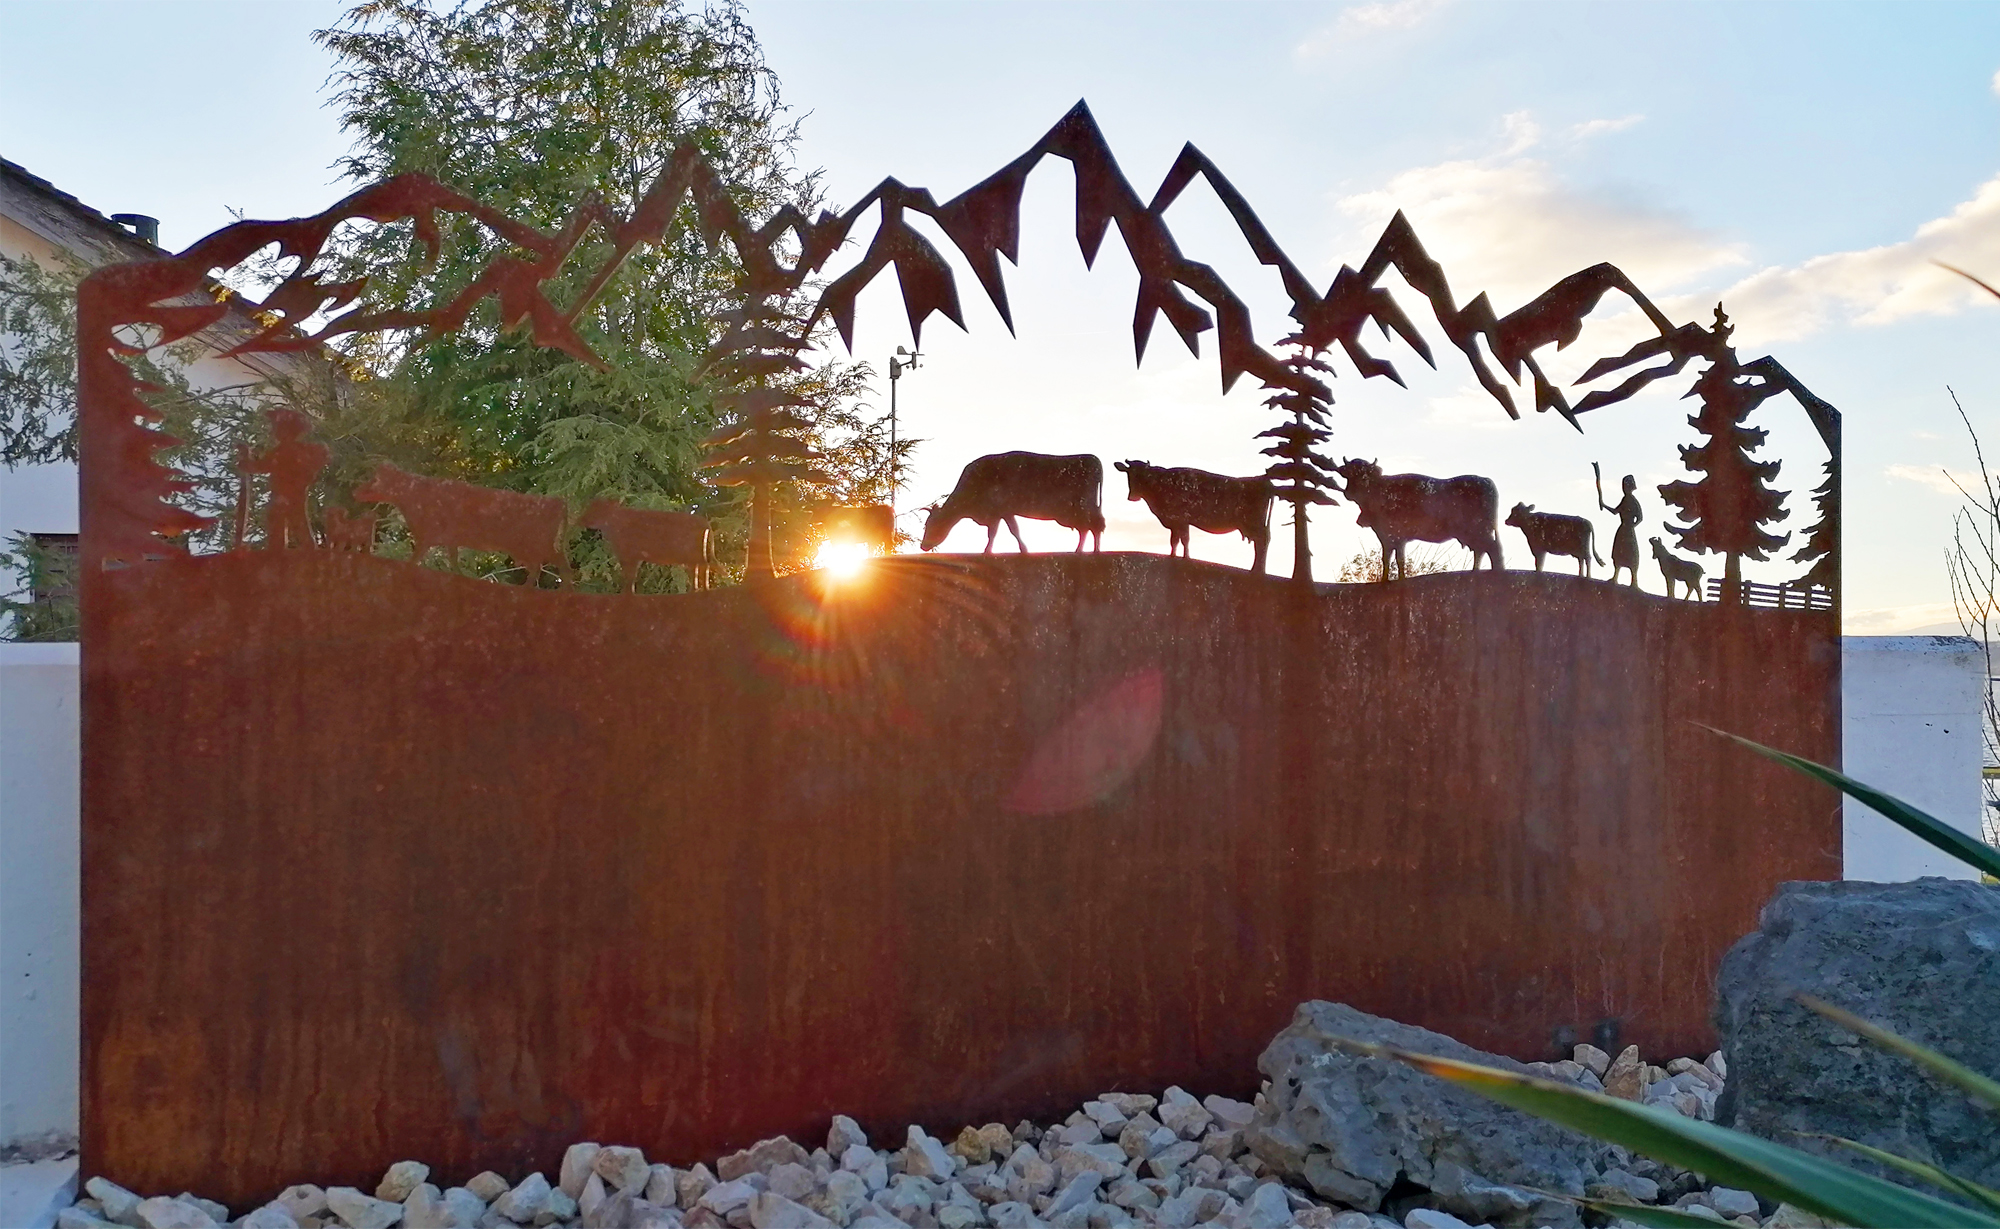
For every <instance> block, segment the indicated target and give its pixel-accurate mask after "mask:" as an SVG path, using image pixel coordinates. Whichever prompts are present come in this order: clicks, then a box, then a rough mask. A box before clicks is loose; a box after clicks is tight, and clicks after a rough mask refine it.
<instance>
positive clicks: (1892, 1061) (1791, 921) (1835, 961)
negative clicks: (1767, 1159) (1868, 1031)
mask: <svg viewBox="0 0 2000 1229" xmlns="http://www.w3.org/2000/svg"><path fill="white" fill-rule="evenodd" d="M1799 991H1802V992H1804V993H1806V994H1811V995H1814V996H1816V997H1818V998H1822V999H1825V1000H1826V1001H1827V1002H1829V1003H1832V1004H1834V1005H1835V1006H1837V1007H1844V1008H1846V1009H1847V1010H1849V1011H1851V1012H1854V1013H1855V1014H1856V1015H1859V1016H1861V1017H1863V1018H1865V1019H1868V1020H1872V1021H1874V1022H1875V1023H1877V1024H1881V1025H1884V1026H1886V1027H1888V1028H1890V1029H1893V1030H1894V1031H1896V1032H1898V1033H1901V1034H1902V1035H1903V1036H1905V1037H1908V1038H1910V1039H1912V1040H1914V1041H1917V1042H1919V1043H1921V1044H1923V1045H1926V1046H1929V1047H1931V1048H1932V1049H1934V1050H1938V1051H1940V1052H1942V1053H1944V1054H1946V1055H1948V1056H1950V1057H1952V1058H1955V1059H1957V1060H1958V1061H1959V1062H1961V1063H1964V1064H1965V1065H1966V1066H1968V1067H1971V1068H1972V1069H1974V1070H1975V1071H1979V1072H1981V1073H1983V1074H1985V1075H1989V1076H2000V890H1996V889H1993V888H1989V887H1984V886H1982V885H1980V884H1978V883H1974V882H1970V881H1966V880H1952V879H1920V880H1918V881H1916V882H1915V883H1893V884H1885V883H1788V884H1785V885H1783V886H1782V887H1780V888H1779V889H1778V894H1777V895H1776V896H1774V897H1772V898H1771V903H1769V904H1768V905H1766V906H1764V912H1763V916H1762V917H1761V919H1760V920H1759V925H1758V928H1757V930H1755V931H1754V932H1752V933H1751V934H1749V935H1747V936H1745V937H1744V938H1743V939H1741V940H1740V941H1738V942H1737V944H1736V946H1735V947H1733V948H1731V949H1730V950H1729V954H1728V955H1727V956H1725V957H1723V960H1722V968H1721V970H1720V972H1719V973H1718V975H1717V978H1716V1003H1715V1025H1716V1030H1717V1031H1718V1032H1719V1033H1720V1034H1721V1036H1722V1052H1723V1054H1724V1056H1725V1057H1726V1058H1727V1060H1728V1070H1729V1079H1728V1084H1727V1086H1726V1087H1725V1089H1724V1090H1723V1093H1722V1096H1721V1099H1720V1100H1719V1102H1718V1103H1717V1105H1716V1120H1717V1121H1718V1122H1721V1123H1724V1124H1725V1125H1730V1126H1734V1127H1736V1128H1737V1129H1738V1130H1743V1131H1749V1132H1752V1133H1753V1134H1757V1135H1762V1136H1764V1137H1766V1138H1768V1139H1774V1140H1779V1141H1782V1142H1784V1143H1788V1144H1791V1145H1793V1146H1795V1147H1800V1148H1806V1149H1810V1150H1814V1151H1821V1152H1826V1153H1829V1154H1835V1148H1834V1145H1831V1144H1825V1143H1823V1142H1821V1141H1817V1140H1814V1139H1812V1138H1810V1136H1809V1134H1808V1135H1801V1134H1799V1133H1800V1132H1805V1133H1813V1132H1823V1133H1826V1134H1830V1135H1840V1136H1845V1137H1846V1138H1848V1139H1854V1140H1859V1141H1861V1142H1862V1143H1865V1144H1872V1145H1874V1146H1875V1147H1877V1148H1885V1149H1888V1150H1890V1151H1893V1152H1900V1153H1902V1154H1903V1155H1905V1156H1910V1157H1914V1158H1916V1159H1918V1160H1920V1161H1924V1162H1926V1163H1928V1164H1932V1165H1937V1166H1940V1167H1942V1168H1943V1169H1946V1170H1948V1171H1950V1172H1952V1173H1955V1174H1957V1175H1959V1176H1960V1177H1965V1178H1970V1179H1972V1180H1973V1181H1975V1182H1980V1183H1984V1184H1985V1185H1987V1186H2000V1129H1996V1127H1995V1123H1996V1121H2000V1119H1996V1118H1995V1116H1994V1114H1993V1113H1992V1112H1991V1111H1988V1110H1984V1109H1981V1108H1980V1107H1979V1106H1977V1105H1975V1104H1974V1103H1973V1102H1972V1101H1971V1100H1970V1099H1969V1098H1967V1097H1966V1096H1965V1095H1964V1094H1962V1093H1959V1092H1956V1091H1954V1090H1952V1089H1951V1088H1949V1087H1948V1086H1946V1085H1944V1084H1942V1083H1939V1082H1938V1081H1937V1080H1935V1079H1933V1078H1931V1077H1930V1076H1928V1075H1925V1074H1924V1073H1923V1072H1922V1071H1921V1070H1919V1069H1918V1067H1917V1066H1916V1065H1915V1064H1913V1063H1911V1062H1909V1061H1907V1060H1905V1059H1902V1058H1898V1057H1896V1056H1895V1055H1893V1054H1889V1053H1886V1052H1884V1051H1883V1050H1881V1049H1880V1048H1878V1047H1877V1046H1875V1045H1873V1044H1872V1043H1870V1042H1866V1041H1863V1040H1861V1039H1859V1038H1857V1037H1855V1036H1854V1035H1853V1034H1852V1033H1848V1032H1846V1031H1844V1030H1842V1029H1839V1028H1836V1027H1835V1026H1834V1025H1832V1024H1830V1023H1828V1022H1826V1021H1825V1020H1823V1019H1821V1018H1820V1017H1819V1016H1817V1015H1815V1014H1813V1013H1812V1012H1810V1011H1808V1010H1806V1009H1805V1008H1804V1007H1803V1006H1801V1005H1799V1003H1797V1002H1796V1001H1795V1000H1794V999H1793V997H1792V996H1793V994H1794V992H1799ZM1837 1155H1838V1158H1839V1159H1840V1161H1841V1162H1842V1163H1843V1164H1848V1165H1857V1164H1859V1165H1860V1166H1861V1167H1863V1168H1867V1165H1866V1164H1865V1163H1863V1162H1858V1161H1857V1160H1856V1158H1855V1157H1854V1155H1853V1154H1852V1153H1851V1152H1848V1151H1847V1150H1846V1149H1839V1150H1838V1152H1837ZM1874 1172H1877V1173H1879V1174H1881V1176H1883V1177H1887V1178H1895V1177H1896V1175H1895V1174H1893V1173H1891V1172H1889V1171H1886V1170H1879V1169H1878V1170H1875V1171H1874Z"/></svg>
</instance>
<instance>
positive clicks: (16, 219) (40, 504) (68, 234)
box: [0, 158, 319, 594]
mask: <svg viewBox="0 0 2000 1229" xmlns="http://www.w3.org/2000/svg"><path fill="white" fill-rule="evenodd" d="M158 231H159V224H158V222H157V221H155V220H154V219H153V218H150V217H147V216H145V215H143V214H136V213H121V214H116V215H114V216H112V217H106V216H105V215H104V214H101V213H99V212H98V211H97V210H95V209H92V208H91V207H90V206H88V205H86V204H84V203H83V202H82V201H79V200H77V199H76V198H75V197H74V196H71V195H70V194H69V193H67V192H64V191H62V190H61V189H60V188H57V187H56V186H55V185H54V184H52V183H50V182H49V181H48V180H46V179H43V178H41V177H39V176H37V175H34V174H32V173H30V172H29V171H28V170H27V169H26V168H25V167H22V166H19V165H17V164H15V163H12V162H9V161H7V160H6V159H4V158H0V255H4V256H7V257H9V258H11V259H14V260H22V259H28V260H33V261H35V262H37V263H38V264H41V265H42V266H44V267H45V268H55V267H56V266H57V265H58V264H59V263H61V262H62V261H63V259H64V258H67V259H68V260H71V261H75V262H78V263H81V264H83V265H85V266H88V267H91V268H96V267H98V266H101V265H108V264H116V263H119V262H122V261H128V260H143V259H145V258H146V257H149V256H159V255H162V254H163V253H162V251H161V249H160V248H159V246H158V245H157V244H156V243H155V242H154V240H155V239H156V238H157V237H158ZM256 327H257V326H256V325H255V323H254V322H253V321H252V320H251V319H250V317H249V306H248V305H242V304H240V303H239V304H238V306H237V307H236V309H235V310H234V311H232V312H231V313H230V315H229V316H227V317H225V318H224V319H223V321H222V322H221V323H219V324H217V325H216V326H215V327H214V328H212V329H210V330H207V331H206V332H204V333H202V334H199V335H197V337H196V340H197V341H199V342H202V343H204V344H205V345H206V348H207V351H208V356H206V357H202V358H199V359H197V360H196V361H195V362H193V363H192V364H190V365H189V366H187V367H186V368H184V371H185V373H186V375H187V377H188V380H189V382H190V383H192V384H193V385H194V386H195V387H196V388H197V389H201V390H215V389H222V388H236V387H241V386H243V385H246V384H256V383H262V382H264V381H267V380H270V379H272V378H274V377H277V376H283V375H287V374H296V373H297V372H298V371H299V370H300V367H301V365H303V364H312V363H317V362H318V361H319V360H318V359H315V358H312V357H305V356H299V355H294V354H256V355H247V356H243V357H239V358H220V357H216V356H217V355H219V353H220V352H221V351H222V350H225V349H227V348H228V346H229V345H230V344H232V343H233V342H234V341H235V340H236V339H238V338H240V337H242V336H245V335H247V334H248V333H249V332H251V331H254V330H255V328H256ZM7 344H8V339H7V338H5V337H0V346H5V345H7ZM76 491H77V485H76V465H75V463H74V462H70V461H60V462H56V463H54V464H49V465H22V466H18V467H15V468H11V469H10V468H8V467H6V466H0V540H5V539H10V538H12V537H13V536H14V535H16V534H22V533H26V534H32V535H34V536H35V538H36V539H37V540H39V541H41V542H42V543H43V544H44V545H46V546H51V547H55V548H59V549H60V548H63V547H69V548H72V549H73V548H74V544H75V541H76V534H77V499H76ZM20 584H21V580H20V578H19V577H18V576H14V575H11V574H9V575H5V576H0V592H6V593H9V594H14V593H18V592H19V589H20Z"/></svg>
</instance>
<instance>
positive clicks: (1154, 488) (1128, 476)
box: [1112, 461, 1277, 576]
mask: <svg viewBox="0 0 2000 1229" xmlns="http://www.w3.org/2000/svg"><path fill="white" fill-rule="evenodd" d="M1112 467H1113V468H1114V469H1116V470H1118V472H1119V473H1122V474H1124V475H1125V482H1126V498H1127V499H1131V500H1144V501H1145V502H1146V509H1147V511H1149V512H1151V513H1152V514H1153V515H1154V517H1156V518H1157V519H1158V520H1159V522H1160V524H1162V525H1164V526H1166V530H1167V554H1168V555H1169V556H1173V555H1182V556H1186V555H1187V554H1188V531H1189V527H1190V526H1192V527H1193V528H1195V529H1199V530H1201V531H1202V532H1203V533H1240V534H1242V535H1243V540H1244V541H1246V542H1248V543H1250V546H1251V550H1252V552H1253V553H1252V558H1251V562H1250V570H1251V571H1253V572H1255V573H1257V574H1258V575H1259V576H1262V575H1263V574H1264V555H1265V552H1266V551H1268V550H1269V549H1270V546H1271V503H1272V500H1273V499H1274V498H1275V496H1276V493H1277V488H1276V486H1275V485H1274V484H1273V483H1272V481H1271V480H1270V479H1269V478H1265V477H1257V478H1231V477H1228V476H1226V475H1223V474H1211V473H1209V472H1208V471H1207V470H1205V469H1168V468H1166V467H1165V466H1161V465H1149V464H1147V463H1146V462H1144V461H1115V462H1113V463H1112Z"/></svg>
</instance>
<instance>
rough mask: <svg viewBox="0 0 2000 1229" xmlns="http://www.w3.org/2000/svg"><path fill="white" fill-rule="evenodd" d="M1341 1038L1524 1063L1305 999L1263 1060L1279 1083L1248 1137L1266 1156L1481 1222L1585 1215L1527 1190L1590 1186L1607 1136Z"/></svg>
mask: <svg viewBox="0 0 2000 1229" xmlns="http://www.w3.org/2000/svg"><path fill="white" fill-rule="evenodd" d="M1337 1039H1348V1040H1353V1041H1362V1042H1369V1043H1373V1044H1380V1045H1390V1046H1396V1047H1398V1048H1401V1049H1405V1050H1413V1051H1417V1052H1420V1053H1424V1054H1433V1055H1437V1056H1438V1057H1441V1058H1455V1059H1462V1060H1464V1061H1467V1062H1477V1063H1486V1064H1489V1065H1491V1066H1495V1067H1504V1068H1506V1069H1507V1070H1510V1071H1521V1070H1523V1068H1522V1066H1521V1064H1519V1063H1517V1062H1514V1061H1513V1060H1512V1059H1507V1058H1501V1057H1498V1056H1497V1055H1493V1054H1484V1053H1481V1052H1480V1051H1478V1050H1475V1049H1473V1048H1472V1047H1470V1046H1467V1045H1462V1044H1460V1043H1459V1042H1457V1041H1454V1040H1452V1039H1451V1038H1449V1037H1446V1036H1443V1035H1441V1034H1439V1033H1433V1032H1431V1031H1429V1030H1428V1029H1421V1028H1415V1027H1412V1026H1410V1025H1407V1024H1398V1023H1396V1022H1395V1021H1394V1020H1384V1019H1382V1018H1381V1017H1380V1016H1371V1015H1368V1014H1367V1013H1366V1012H1361V1011H1356V1010H1355V1009H1354V1008H1352V1007H1349V1006H1347V1005H1345V1004H1343V1003H1326V1002H1317V1001H1316V1002H1310V1003H1302V1004H1300V1006H1299V1009H1298V1012H1297V1014H1296V1015H1294V1016H1293V1017H1292V1023H1291V1026H1290V1027H1288V1028H1286V1029H1285V1031H1283V1032H1281V1033H1279V1034H1278V1035H1277V1037H1276V1038H1275V1039H1273V1040H1272V1042H1271V1044H1270V1046H1269V1047H1268V1048H1267V1049H1266V1050H1265V1051H1264V1053H1263V1056H1262V1057H1261V1058H1259V1059H1258V1060H1257V1065H1258V1066H1259V1067H1260V1068H1261V1069H1262V1070H1263V1072H1264V1074H1265V1076H1266V1077H1268V1078H1269V1079H1270V1081H1271V1087H1270V1091H1269V1092H1267V1093H1266V1094H1265V1103H1264V1107H1263V1108H1262V1109H1261V1110H1260V1111H1259V1112H1258V1114H1257V1117H1256V1119H1255V1120H1254V1121H1253V1122H1252V1123H1251V1124H1250V1126H1249V1128H1248V1130H1247V1132H1246V1136H1247V1138H1248V1140H1249V1143H1250V1147H1251V1150H1252V1151H1254V1152H1255V1153H1256V1154H1257V1155H1258V1156H1259V1157H1261V1158H1262V1159H1263V1161H1264V1163H1265V1164H1266V1165H1268V1166H1270V1167H1271V1168H1272V1169H1273V1170H1275V1171H1276V1172H1277V1173H1279V1174H1280V1175H1282V1176H1284V1177H1286V1178H1289V1179H1292V1180H1295V1181H1297V1182H1299V1183H1301V1184H1303V1185H1305V1186H1308V1187H1310V1188H1312V1189H1313V1190H1315V1191H1317V1192H1319V1193H1320V1194H1321V1195H1323V1196H1325V1197H1327V1198H1329V1199H1332V1200H1336V1201H1338V1202H1340V1203H1345V1204H1349V1205H1351V1206H1353V1207H1357V1208H1361V1209H1364V1210H1368V1211H1373V1210H1375V1209H1377V1208H1379V1207H1380V1206H1381V1205H1382V1200H1383V1197H1384V1196H1385V1195H1387V1194H1388V1193H1389V1192H1390V1191H1391V1190H1392V1189H1393V1188H1395V1187H1397V1185H1398V1184H1399V1183H1403V1182H1409V1183H1414V1184H1415V1185H1417V1186H1421V1187H1424V1188H1426V1189H1428V1190H1430V1191H1431V1192H1432V1195H1433V1201H1434V1202H1436V1203H1437V1205H1438V1206H1439V1207H1441V1208H1443V1209H1445V1210H1446V1211H1451V1212H1457V1213H1459V1214H1461V1215H1464V1216H1466V1217H1467V1218H1468V1219H1470V1220H1473V1221H1487V1220H1491V1221H1493V1222H1495V1223H1499V1224H1505V1225H1515V1224H1519V1225H1530V1224H1532V1225H1575V1224H1577V1223H1578V1221H1577V1214H1576V1211H1575V1209H1574V1207H1573V1206H1571V1205H1569V1204H1564V1203H1561V1202H1559V1201H1556V1200H1552V1199H1545V1198H1540V1197H1537V1196H1535V1195H1533V1194H1531V1193H1530V1192H1528V1191H1526V1190H1523V1189H1521V1188H1525V1187H1533V1188H1537V1189H1540V1190H1545V1191H1555V1192H1560V1193H1562V1194H1566V1195H1582V1194H1583V1193H1584V1188H1585V1187H1586V1186H1587V1185H1588V1184H1590V1183H1591V1182H1593V1181H1595V1180H1596V1179H1597V1177H1598V1175H1599V1174H1600V1173H1601V1172H1602V1170H1603V1167H1604V1161H1605V1158H1606V1156H1607V1154H1608V1149H1606V1148H1605V1147H1604V1146H1603V1145H1601V1144H1598V1143H1596V1142H1594V1141H1592V1140H1589V1139H1587V1138H1585V1137H1584V1136H1581V1135H1578V1134H1576V1133H1574V1132H1571V1131H1568V1130H1565V1129H1564V1128H1562V1127H1558V1126H1555V1125H1553V1124H1550V1123H1546V1122H1543V1121H1542V1120H1540V1119H1538V1118H1533V1117H1530V1116H1529V1115H1527V1114H1523V1113H1520V1112H1519V1111H1517V1110H1512V1109H1508V1108H1507V1107H1505V1106H1503V1105H1498V1104H1496V1103H1494V1102H1491V1101H1488V1100H1486V1099H1485V1098H1483V1097H1479V1096H1476V1095H1474V1094H1472V1093H1469V1092H1463V1091H1460V1090H1458V1089H1456V1088H1453V1087H1451V1086H1450V1085H1448V1084H1446V1083H1444V1082H1443V1081H1441V1080H1437V1079H1434V1078H1432V1077H1430V1076H1428V1075H1425V1074H1423V1073H1422V1072H1419V1071H1417V1070H1416V1069H1414V1068H1412V1067H1409V1066H1407V1065H1405V1064H1403V1063H1399V1062H1395V1061H1393V1060H1389V1059H1378V1058H1370V1057H1366V1056H1362V1055H1356V1054H1353V1053H1349V1052H1347V1051H1344V1050H1342V1049H1340V1048H1338V1047H1337V1046H1336V1044H1335V1043H1336V1040H1337Z"/></svg>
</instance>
